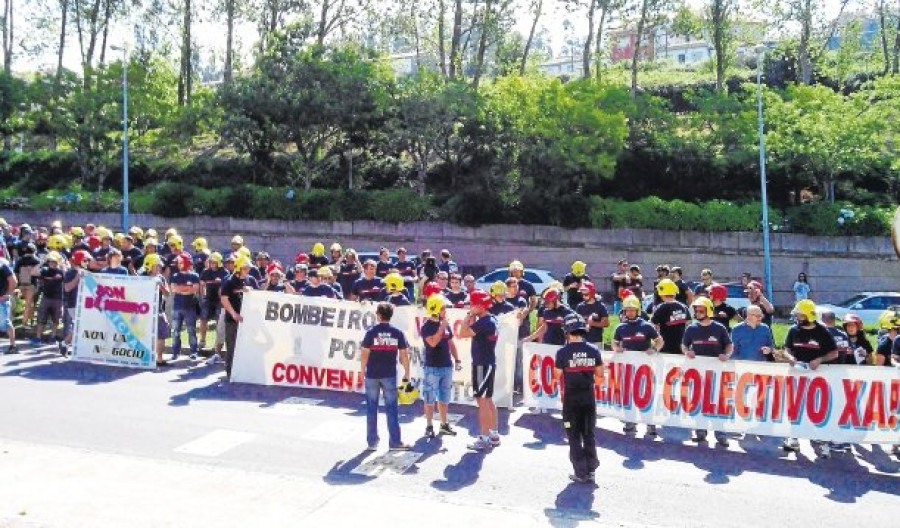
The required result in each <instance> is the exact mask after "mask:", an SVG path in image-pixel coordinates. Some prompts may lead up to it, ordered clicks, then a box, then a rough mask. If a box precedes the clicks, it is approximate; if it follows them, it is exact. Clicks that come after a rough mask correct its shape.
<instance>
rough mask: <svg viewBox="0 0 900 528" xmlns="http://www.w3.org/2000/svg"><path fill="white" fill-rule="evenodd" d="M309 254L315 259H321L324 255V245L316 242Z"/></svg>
mask: <svg viewBox="0 0 900 528" xmlns="http://www.w3.org/2000/svg"><path fill="white" fill-rule="evenodd" d="M311 253H312V254H313V255H315V256H317V257H321V256H322V255H324V254H325V244H323V243H321V242H316V243H315V244H313V247H312V251H311Z"/></svg>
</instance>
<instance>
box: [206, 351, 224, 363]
mask: <svg viewBox="0 0 900 528" xmlns="http://www.w3.org/2000/svg"><path fill="white" fill-rule="evenodd" d="M221 362H222V356H220V355H219V354H213V355H211V356H209V359H207V360H206V364H207V365H215V364H216V363H221Z"/></svg>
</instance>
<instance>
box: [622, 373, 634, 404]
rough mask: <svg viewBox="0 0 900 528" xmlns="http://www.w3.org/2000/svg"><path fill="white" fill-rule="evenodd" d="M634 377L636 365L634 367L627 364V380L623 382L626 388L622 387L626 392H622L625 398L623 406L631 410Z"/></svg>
mask: <svg viewBox="0 0 900 528" xmlns="http://www.w3.org/2000/svg"><path fill="white" fill-rule="evenodd" d="M633 375H634V365H632V364H631V363H626V364H625V379H624V380H623V382H622V384H623V385H624V386H623V387H622V388H623V389H624V390H623V391H622V396H623V398H622V405H623V406H624V407H625V408H626V409H630V408H631V394H632V378H633Z"/></svg>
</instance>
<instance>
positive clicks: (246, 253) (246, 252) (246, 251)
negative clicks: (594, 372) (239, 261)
mask: <svg viewBox="0 0 900 528" xmlns="http://www.w3.org/2000/svg"><path fill="white" fill-rule="evenodd" d="M237 254H238V256H239V257H244V258H246V259H247V262H249V261H250V257H252V256H253V254H252V253H250V248H248V247H247V246H241V248H240V249H238V250H237Z"/></svg>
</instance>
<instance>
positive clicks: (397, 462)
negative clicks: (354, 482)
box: [350, 451, 422, 477]
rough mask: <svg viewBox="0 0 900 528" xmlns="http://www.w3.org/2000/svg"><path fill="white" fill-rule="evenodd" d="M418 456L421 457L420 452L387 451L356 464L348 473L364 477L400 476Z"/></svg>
mask: <svg viewBox="0 0 900 528" xmlns="http://www.w3.org/2000/svg"><path fill="white" fill-rule="evenodd" d="M420 458H422V453H417V452H415V451H388V452H387V453H385V454H383V455H380V456H378V457H375V458H373V459H370V460H367V461H365V462H363V463H362V464H360V465H358V466H356V467H355V468H353V470H352V471H351V472H350V473H353V474H354V475H362V476H365V477H377V476H379V475H384V476H400V475H402V474H404V473H406V472H407V470H409V468H410V467H412V465H413V464H415V463H416V461H418V460H419V459H420Z"/></svg>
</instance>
